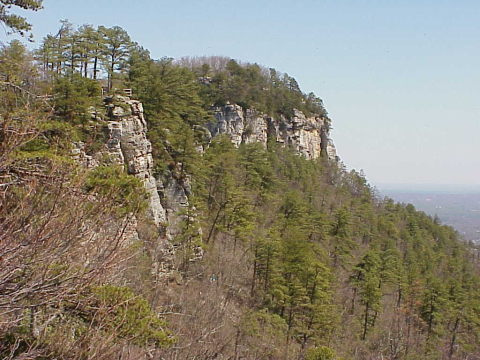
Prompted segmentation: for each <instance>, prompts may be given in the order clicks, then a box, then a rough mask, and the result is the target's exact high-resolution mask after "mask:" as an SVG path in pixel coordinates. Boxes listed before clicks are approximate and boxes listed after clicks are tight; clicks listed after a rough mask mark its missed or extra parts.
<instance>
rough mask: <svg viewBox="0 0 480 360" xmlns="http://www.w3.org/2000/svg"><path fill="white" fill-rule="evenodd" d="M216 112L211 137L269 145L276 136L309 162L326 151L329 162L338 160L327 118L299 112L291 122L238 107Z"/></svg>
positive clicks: (237, 144) (279, 141) (225, 107)
mask: <svg viewBox="0 0 480 360" xmlns="http://www.w3.org/2000/svg"><path fill="white" fill-rule="evenodd" d="M213 110H214V117H215V122H213V123H210V124H209V125H208V128H209V130H210V132H211V133H212V136H216V135H220V134H228V135H229V136H230V138H231V140H232V142H233V143H234V144H235V146H239V145H240V144H241V143H250V142H260V143H262V144H264V145H265V146H267V140H268V138H269V137H273V138H274V139H276V141H277V142H278V143H281V144H284V146H291V147H293V148H294V149H295V150H296V151H297V153H298V154H299V155H303V156H305V157H306V158H307V159H316V158H318V157H319V156H320V154H321V152H322V151H325V152H326V154H327V156H328V158H329V159H330V160H336V151H335V146H334V145H333V141H332V140H331V139H330V134H329V126H330V120H329V119H328V118H323V117H318V116H310V117H307V116H305V114H303V113H302V112H301V111H299V110H296V109H295V110H294V116H293V117H292V119H287V118H286V117H284V116H278V117H271V116H268V115H265V114H262V113H259V112H257V111H255V110H252V109H248V110H246V111H245V110H244V109H242V107H241V106H239V105H235V104H227V105H225V106H222V107H215V108H213Z"/></svg>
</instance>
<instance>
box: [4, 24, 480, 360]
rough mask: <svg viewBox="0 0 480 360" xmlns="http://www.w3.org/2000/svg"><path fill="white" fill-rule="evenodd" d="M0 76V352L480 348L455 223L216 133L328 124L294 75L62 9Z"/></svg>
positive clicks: (473, 280) (255, 353)
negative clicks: (244, 123)
mask: <svg viewBox="0 0 480 360" xmlns="http://www.w3.org/2000/svg"><path fill="white" fill-rule="evenodd" d="M0 75H1V77H2V78H1V79H2V80H1V83H2V88H1V92H0V113H1V119H0V121H1V126H0V198H1V202H0V355H1V358H6V359H172V360H173V359H178V360H180V359H203V360H207V359H229V360H240V359H258V360H260V359H272V360H273V359H299V360H326V359H478V358H480V339H479V335H480V333H479V331H480V278H479V254H478V249H477V248H475V247H473V246H471V245H469V244H466V243H463V242H461V241H459V238H458V236H457V233H456V232H455V230H454V229H453V228H451V227H448V226H444V225H442V224H441V222H440V220H439V219H437V218H431V217H429V216H427V215H426V214H424V213H422V212H418V211H416V210H415V208H414V207H413V206H412V205H406V204H396V203H394V202H393V201H392V200H391V199H388V198H380V197H379V196H378V194H377V193H376V192H375V190H374V189H373V188H372V187H371V186H369V184H368V182H367V180H366V179H365V176H364V175H363V174H361V173H359V172H356V171H354V170H352V171H347V170H346V168H345V167H344V166H343V164H342V162H341V161H340V160H339V159H332V158H331V157H329V156H327V154H326V153H325V152H322V153H321V155H320V156H319V157H316V158H311V159H307V158H306V157H305V156H301V155H299V152H298V151H296V150H295V149H294V148H293V147H292V146H289V144H288V143H280V142H278V141H277V140H276V139H274V138H272V137H270V138H269V139H268V141H267V142H266V146H265V145H264V144H263V143H259V142H249V143H245V142H243V143H240V144H239V146H238V147H236V146H235V145H234V144H233V143H232V140H231V138H230V136H229V134H228V133H225V134H223V135H217V136H213V137H212V135H211V133H210V132H209V124H211V123H214V122H215V121H216V120H215V118H214V116H213V111H214V109H215V108H216V107H217V108H218V107H220V108H221V107H223V106H226V105H227V104H236V105H239V106H240V107H241V108H242V109H244V110H245V111H247V110H252V111H256V112H259V113H261V114H264V116H265V117H267V116H270V117H272V118H280V117H282V119H283V118H284V119H287V120H288V119H293V118H294V117H295V116H296V115H295V114H296V111H300V112H301V113H302V114H304V115H305V116H308V117H311V118H312V119H316V120H318V121H322V124H323V125H322V126H323V128H327V129H326V131H327V130H329V127H330V119H329V118H328V113H327V111H326V110H325V108H324V105H323V101H322V100H321V99H320V98H318V97H317V96H316V95H314V94H313V93H310V94H305V93H303V92H302V91H301V89H300V87H299V85H298V84H297V82H296V81H295V79H294V78H293V77H291V76H289V75H287V74H283V73H280V72H279V71H277V70H275V69H269V68H265V67H263V66H260V65H258V64H252V63H242V62H240V61H236V60H233V59H230V58H226V57H197V58H184V59H179V60H174V59H170V58H162V59H160V60H154V59H152V58H151V57H150V54H149V52H148V51H147V50H146V49H144V48H142V47H141V46H140V45H139V44H138V43H135V42H133V41H132V40H131V39H130V37H129V35H128V33H127V32H126V31H125V30H123V29H121V28H119V27H113V28H106V27H102V26H100V27H98V28H95V27H93V26H90V25H82V26H80V27H75V26H74V25H72V24H70V23H68V22H66V21H64V22H62V23H61V27H60V29H59V30H58V32H57V33H56V34H52V35H49V36H47V37H45V38H44V39H42V40H41V41H40V44H39V46H38V48H37V49H36V50H34V51H28V50H27V48H26V47H25V45H24V44H22V43H21V42H20V41H17V40H13V41H11V42H10V43H8V44H4V45H3V46H2V48H1V49H0ZM137 100H138V101H137ZM142 104H143V106H142ZM262 116H263V115H262ZM287 120H285V121H287ZM147 130H148V133H147V137H146V138H145V139H144V138H143V137H144V133H145V132H147ZM249 131H250V132H251V131H253V130H252V129H250V128H246V129H245V132H249ZM322 141H323V140H322ZM319 143H320V139H319ZM138 144H141V148H140V147H139V145H138ZM150 159H151V160H150ZM146 184H148V186H147V185H146ZM152 184H155V185H152ZM151 186H154V188H155V189H154V190H152V187H151ZM153 197H155V198H158V202H159V205H158V207H159V208H158V209H156V210H155V211H157V213H156V215H155V216H153V215H152V213H153V210H152V207H153V206H156V205H152V204H155V203H154V201H153V200H152V199H153ZM162 211H163V212H162Z"/></svg>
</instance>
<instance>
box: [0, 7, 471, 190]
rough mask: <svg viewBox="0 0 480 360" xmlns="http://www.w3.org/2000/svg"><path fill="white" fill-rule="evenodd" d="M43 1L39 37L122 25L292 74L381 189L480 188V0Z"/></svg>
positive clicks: (166, 50) (172, 52)
mask: <svg viewBox="0 0 480 360" xmlns="http://www.w3.org/2000/svg"><path fill="white" fill-rule="evenodd" d="M44 5H45V9H44V10H42V11H40V12H38V13H35V14H30V13H29V14H28V18H29V19H30V21H31V22H32V23H33V25H34V34H35V37H36V39H37V40H40V39H41V38H42V37H43V36H45V35H46V34H47V33H53V32H55V31H56V30H57V29H58V27H59V20H60V19H68V20H70V21H71V22H72V23H74V24H76V25H81V24H84V23H90V24H94V25H101V24H103V25H106V26H113V25H119V26H121V27H123V28H124V29H125V30H127V31H128V32H129V34H130V35H131V37H132V38H133V39H134V40H135V41H137V42H138V43H139V44H141V45H143V46H144V47H146V48H148V49H149V50H150V52H151V54H152V56H153V57H155V58H160V57H162V56H171V57H174V58H179V57H181V56H184V55H225V56H230V57H232V58H235V59H239V60H242V61H249V62H257V63H259V64H262V65H265V66H268V67H274V68H276V69H277V70H279V71H282V72H287V73H288V74H290V75H291V76H293V77H295V78H296V79H297V80H298V82H299V84H300V86H301V88H302V89H303V91H306V92H310V91H313V92H315V93H316V94H317V95H318V96H320V97H321V98H323V99H324V102H325V105H326V107H327V110H328V111H329V113H330V116H331V118H332V121H333V128H334V131H333V133H332V135H333V139H334V141H335V144H336V146H337V150H338V154H339V155H340V157H341V158H342V160H343V161H344V163H345V164H346V165H347V167H348V168H355V169H357V170H360V169H364V170H365V172H366V174H367V178H368V179H369V180H370V181H371V182H372V183H373V184H378V183H432V184H445V183H455V184H480V141H478V140H477V138H478V136H479V134H480V101H479V100H480V99H479V95H480V21H479V20H480V2H479V1H462V0H457V1H441V0H436V1H433V0H431V1H421V0H420V1H413V0H411V1H402V2H400V1H388V0H383V1H353V0H352V1H341V0H336V1H335V0H331V1H330V0H328V1H327V0H325V1H314V0H310V1H297V2H295V3H294V2H293V1H291V0H289V1H285V0H275V1H273V0H272V1H264V0H257V1H253V0H245V1H241V2H240V1H230V2H228V1H217V0H213V1H211V0H204V1H198V0H195V1H193V0H184V1H158V0H157V1H155V0H137V1H132V0H129V1H126V0H117V1H111V0H109V1H107V0H96V1H93V0H82V1H67V0H63V1H60V0H45V1H44ZM5 39H6V37H5V35H3V34H2V35H0V40H2V41H5Z"/></svg>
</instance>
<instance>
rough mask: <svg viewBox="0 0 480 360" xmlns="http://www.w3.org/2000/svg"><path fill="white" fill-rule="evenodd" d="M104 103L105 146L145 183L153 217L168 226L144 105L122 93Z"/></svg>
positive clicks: (157, 222)
mask: <svg viewBox="0 0 480 360" xmlns="http://www.w3.org/2000/svg"><path fill="white" fill-rule="evenodd" d="M105 102H106V104H107V115H108V118H109V121H108V135H109V137H108V140H107V144H106V149H107V152H108V155H109V157H110V160H111V161H113V162H114V163H117V164H119V165H125V166H126V168H127V171H128V173H129V174H132V175H134V176H135V177H137V178H139V179H141V180H142V181H143V182H144V186H145V189H146V190H147V193H148V194H149V199H148V201H149V215H150V217H151V219H152V220H153V222H154V223H155V225H157V226H159V225H166V223H167V215H166V211H165V209H164V207H163V206H162V203H161V201H160V196H159V194H158V190H157V181H156V179H155V177H154V176H153V157H152V144H151V143H150V141H149V140H148V139H147V123H146V122H145V119H144V117H143V106H142V104H141V103H140V102H139V101H137V100H131V99H129V98H126V97H121V96H114V97H108V98H106V99H105Z"/></svg>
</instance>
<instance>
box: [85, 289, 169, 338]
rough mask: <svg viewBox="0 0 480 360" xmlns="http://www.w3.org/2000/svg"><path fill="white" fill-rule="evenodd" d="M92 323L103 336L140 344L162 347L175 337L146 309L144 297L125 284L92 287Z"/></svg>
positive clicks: (148, 307) (148, 306) (147, 304)
mask: <svg viewBox="0 0 480 360" xmlns="http://www.w3.org/2000/svg"><path fill="white" fill-rule="evenodd" d="M93 294H94V295H95V300H94V304H92V305H93V306H94V307H96V308H98V309H99V310H98V311H97V312H96V313H95V317H96V318H98V320H96V322H100V321H101V323H98V325H99V326H102V327H103V328H104V331H106V333H107V336H112V335H113V336H115V337H118V338H125V339H129V340H130V341H132V342H133V343H134V344H137V345H140V346H149V345H154V346H157V347H158V346H166V345H170V344H172V343H173V342H174V341H175V339H174V338H173V337H172V336H171V335H170V334H169V332H168V331H167V330H166V329H165V326H166V323H165V322H164V321H163V320H161V319H160V318H158V317H157V315H156V314H154V313H153V312H152V311H151V310H150V305H149V303H148V301H147V300H145V299H144V298H142V297H141V296H138V295H135V294H134V293H133V292H132V290H131V289H129V288H127V287H116V286H111V285H103V286H100V287H97V288H94V289H93Z"/></svg>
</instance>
